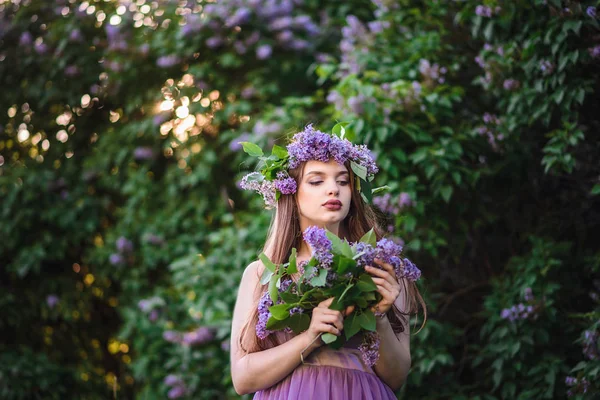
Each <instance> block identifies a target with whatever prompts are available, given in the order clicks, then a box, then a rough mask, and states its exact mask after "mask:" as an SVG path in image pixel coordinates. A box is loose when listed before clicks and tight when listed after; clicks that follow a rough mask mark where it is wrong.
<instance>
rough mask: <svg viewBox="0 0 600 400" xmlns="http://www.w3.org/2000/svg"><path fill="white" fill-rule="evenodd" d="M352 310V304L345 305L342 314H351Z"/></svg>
mask: <svg viewBox="0 0 600 400" xmlns="http://www.w3.org/2000/svg"><path fill="white" fill-rule="evenodd" d="M353 311H354V306H348V307H346V310H344V316H345V317H346V316H348V315H350V314H352V312H353Z"/></svg>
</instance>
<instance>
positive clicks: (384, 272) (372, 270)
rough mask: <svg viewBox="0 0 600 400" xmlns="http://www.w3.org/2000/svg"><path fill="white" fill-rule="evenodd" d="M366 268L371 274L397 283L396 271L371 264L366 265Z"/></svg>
mask: <svg viewBox="0 0 600 400" xmlns="http://www.w3.org/2000/svg"><path fill="white" fill-rule="evenodd" d="M388 265H389V264H388ZM365 270H366V271H367V272H368V273H369V274H371V275H375V276H378V277H380V278H383V279H385V280H386V281H388V282H389V283H391V284H394V283H396V273H395V272H392V273H390V272H389V271H387V270H382V269H379V268H375V267H371V266H366V267H365ZM392 271H393V270H392Z"/></svg>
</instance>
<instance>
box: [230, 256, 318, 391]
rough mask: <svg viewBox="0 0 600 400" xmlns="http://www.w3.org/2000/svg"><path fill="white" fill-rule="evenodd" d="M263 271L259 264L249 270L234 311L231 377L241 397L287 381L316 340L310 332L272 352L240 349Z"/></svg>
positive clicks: (315, 346)
mask: <svg viewBox="0 0 600 400" xmlns="http://www.w3.org/2000/svg"><path fill="white" fill-rule="evenodd" d="M263 268H264V267H263V266H262V264H261V263H260V262H259V261H256V262H254V263H252V264H250V265H249V266H248V267H247V268H246V270H245V271H244V275H243V276H242V282H241V283H240V287H239V290H238V297H237V301H236V304H235V309H234V311H233V319H232V326H231V376H232V379H233V386H234V388H235V391H236V392H237V393H238V394H240V395H241V394H246V393H253V392H256V391H258V390H262V389H266V388H268V387H270V386H273V385H275V384H276V383H277V382H279V381H280V380H282V379H283V378H285V377H286V376H287V375H288V374H290V373H291V372H292V371H293V370H294V369H295V368H296V367H297V366H298V365H299V364H300V362H301V360H300V352H301V351H302V350H303V349H304V348H305V347H306V346H308V345H309V343H310V342H311V341H312V338H311V337H310V335H309V334H308V331H305V332H303V333H301V334H299V335H297V336H295V337H294V338H292V339H290V340H289V341H287V342H285V343H283V344H281V345H279V346H277V347H274V348H271V349H268V350H264V351H259V352H256V353H250V354H246V353H244V351H243V350H242V349H241V348H240V346H239V336H240V333H241V330H242V327H243V325H244V323H245V322H246V318H247V316H248V315H250V312H251V311H252V307H255V306H256V302H257V298H258V296H259V293H258V292H257V290H256V288H257V287H259V283H258V282H259V277H260V274H261V273H262V270H263ZM320 346H321V343H320V340H316V341H315V343H313V344H312V345H311V346H310V347H309V348H308V349H307V350H306V351H304V353H303V355H304V357H306V356H307V355H308V354H310V353H311V352H312V351H313V350H315V349H316V348H318V347H320Z"/></svg>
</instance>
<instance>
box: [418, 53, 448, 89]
mask: <svg viewBox="0 0 600 400" xmlns="http://www.w3.org/2000/svg"><path fill="white" fill-rule="evenodd" d="M419 72H420V73H421V75H423V78H425V81H426V82H437V83H444V82H445V81H446V77H445V75H446V72H448V69H447V68H446V67H440V66H439V65H438V64H433V65H432V64H431V63H430V62H429V60H426V59H424V58H422V59H421V60H419Z"/></svg>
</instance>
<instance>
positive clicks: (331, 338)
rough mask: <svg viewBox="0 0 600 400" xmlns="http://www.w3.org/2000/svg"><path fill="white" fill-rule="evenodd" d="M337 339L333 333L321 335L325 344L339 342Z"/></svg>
mask: <svg viewBox="0 0 600 400" xmlns="http://www.w3.org/2000/svg"><path fill="white" fill-rule="evenodd" d="M337 338H338V337H337V336H336V335H334V334H333V333H329V332H328V333H324V334H322V335H321V340H323V342H324V343H325V344H329V343H332V342H335V341H336V340H337Z"/></svg>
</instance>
